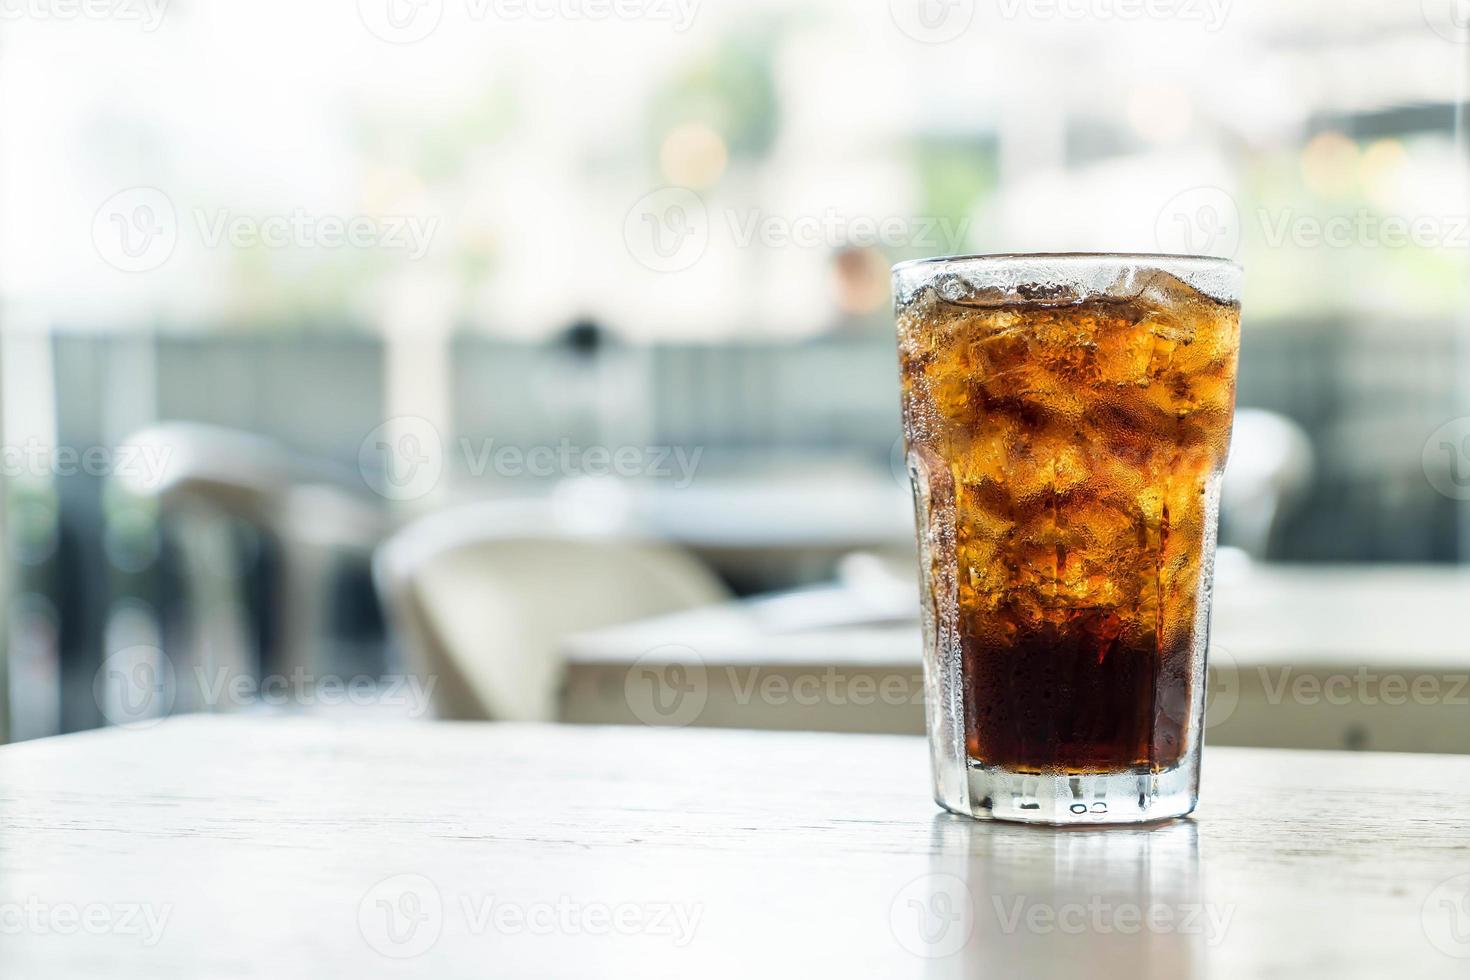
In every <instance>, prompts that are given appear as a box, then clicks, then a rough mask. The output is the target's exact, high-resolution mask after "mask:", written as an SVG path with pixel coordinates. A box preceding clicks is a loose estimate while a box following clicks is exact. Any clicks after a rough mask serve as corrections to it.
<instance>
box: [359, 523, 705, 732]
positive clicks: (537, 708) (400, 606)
mask: <svg viewBox="0 0 1470 980" xmlns="http://www.w3.org/2000/svg"><path fill="white" fill-rule="evenodd" d="M373 571H374V579H375V581H376V583H377V586H378V592H379V596H380V598H381V600H382V604H383V607H384V609H385V610H386V611H387V612H388V615H389V618H390V622H391V623H392V624H393V626H394V628H395V632H396V634H397V636H398V638H399V640H400V642H401V644H402V647H403V652H404V659H405V661H406V662H407V666H408V667H409V669H410V670H412V671H413V672H415V673H417V674H419V675H421V676H422V677H423V678H424V679H425V681H426V683H427V682H428V681H429V680H430V679H433V678H437V682H436V683H435V686H434V687H433V688H432V691H433V700H434V706H435V710H436V712H437V714H438V715H439V716H440V717H442V718H454V719H466V720H468V719H496V720H516V721H525V720H538V721H543V720H554V719H555V718H556V717H557V714H558V696H559V688H560V684H561V677H562V663H561V660H560V654H559V644H560V641H561V639H562V638H563V637H564V636H566V635H568V634H570V633H573V632H578V631H582V630H588V629H595V628H598V627H601V626H612V625H616V624H618V623H623V622H630V621H632V620H635V619H642V618H644V617H648V616H657V615H661V614H664V613H669V612H676V611H679V610H682V609H689V608H693V607H696V606H702V605H707V604H710V603H714V602H720V601H722V600H725V599H727V598H729V596H728V593H727V591H726V589H725V588H724V586H722V585H721V584H720V582H719V581H718V580H717V579H716V578H715V576H714V575H713V574H712V573H711V572H710V571H709V570H708V569H707V568H706V567H705V566H704V565H703V564H701V563H700V562H699V561H698V560H697V559H695V558H694V557H693V556H692V555H689V554H687V553H686V552H684V551H683V550H681V549H679V548H677V547H674V546H672V545H669V544H667V543H664V542H660V541H655V540H649V539H643V538H639V537H635V536H629V535H627V534H626V533H625V532H624V531H622V530H620V529H616V528H614V529H609V528H605V527H604V528H593V527H589V525H588V524H587V522H585V521H583V520H577V519H576V516H575V515H569V514H567V513H566V512H565V511H564V510H562V509H561V508H558V507H557V506H556V504H555V503H554V502H553V503H545V504H543V503H540V502H520V501H517V502H509V503H506V502H490V503H481V504H471V505H468V506H463V507H458V508H454V509H451V510H448V511H442V512H439V513H436V514H432V515H430V516H428V517H425V518H422V519H420V520H419V521H417V522H415V523H413V524H411V525H409V526H408V527H406V528H404V529H403V530H402V531H401V532H399V533H398V534H397V535H395V536H394V537H393V538H392V539H391V540H390V541H388V542H387V543H386V544H384V545H383V547H382V548H381V549H379V551H378V554H377V557H376V559H375V561H374V565H373Z"/></svg>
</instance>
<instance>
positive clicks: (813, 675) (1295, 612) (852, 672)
mask: <svg viewBox="0 0 1470 980" xmlns="http://www.w3.org/2000/svg"><path fill="white" fill-rule="evenodd" d="M911 601H912V600H911ZM914 605H916V601H913V605H910V604H909V603H908V602H905V603H903V604H901V605H900V604H897V603H894V602H892V601H891V600H885V601H883V602H881V603H880V606H879V608H878V612H879V613H880V619H879V621H876V622H874V621H866V620H867V618H868V617H870V616H871V614H872V613H873V611H874V610H873V603H872V600H871V599H870V598H867V597H863V596H857V595H854V594H852V593H851V592H843V591H842V590H838V589H827V590H817V591H816V592H813V593H811V594H810V595H808V596H806V597H802V596H800V595H798V594H795V593H793V594H789V595H784V596H776V597H770V598H760V599H754V600H746V601H743V602H735V603H729V604H726V605H721V606H716V607H710V608H707V609H699V610H693V611H691V612H687V613H680V614H676V615H672V616H665V617H659V618H657V619H650V620H645V621H642V622H637V623H630V624H628V625H625V626H617V627H612V628H609V629H605V630H598V631H595V632H592V633H585V634H581V635H577V636H573V637H571V638H569V639H568V641H567V642H566V644H565V649H564V653H565V655H566V658H567V677H566V687H565V697H564V701H563V707H564V712H563V716H564V717H565V718H566V719H567V720H570V721H576V722H588V723H612V724H618V723H629V722H634V723H636V722H640V721H643V722H648V721H652V720H655V718H656V717H657V712H656V711H653V710H651V708H650V707H649V705H648V704H647V703H646V701H647V699H648V698H649V697H651V696H652V695H651V693H650V691H651V690H652V691H657V684H655V685H653V687H652V688H650V687H649V686H648V685H643V684H639V683H636V682H629V681H628V679H629V678H630V677H636V675H637V674H638V672H639V671H640V670H642V669H643V668H645V667H656V666H657V665H658V664H659V663H662V662H664V661H677V660H678V659H679V658H681V657H682V658H684V659H686V660H692V661H693V662H695V663H696V664H697V665H698V667H699V670H700V673H699V678H698V679H699V680H700V681H701V682H702V683H703V684H704V686H705V691H704V692H703V706H702V708H701V710H700V712H699V715H698V717H697V718H695V719H693V722H694V723H697V724H704V725H728V726H742V727H762V728H772V729H810V728H817V729H823V730H829V731H867V732H893V733H919V732H922V731H923V730H924V727H923V725H924V722H923V717H924V714H923V705H922V703H921V701H920V700H919V699H918V697H907V696H905V692H907V693H908V694H911V695H921V694H922V682H921V679H920V670H919V657H920V649H921V641H920V638H919V626H918V622H917V620H916V618H913V617H912V616H911V615H905V614H904V611H911V610H912V609H913V608H914ZM1467 611H1470V570H1467V569H1460V568H1455V567H1452V566H1440V567H1430V566H1418V567H1416V566H1339V567H1333V566H1264V567H1256V568H1253V569H1251V570H1250V571H1249V572H1248V573H1244V574H1240V575H1229V576H1227V575H1225V574H1222V575H1221V576H1220V577H1219V578H1218V580H1217V587H1216V591H1215V610H1214V623H1213V629H1212V634H1211V658H1212V666H1213V670H1214V672H1213V676H1212V686H1213V688H1214V690H1215V695H1216V696H1212V699H1211V705H1210V710H1211V716H1210V724H1211V730H1210V734H1211V738H1212V739H1214V740H1215V741H1216V742H1217V744H1233V745H1256V746H1286V747H1294V748H1367V749H1381V750H1387V751H1410V752H1455V753H1470V629H1467V624H1466V613H1467ZM654 679H655V681H657V679H658V678H657V677H656V676H655V678H654ZM762 685H766V687H765V688H763V687H762ZM883 685H887V689H888V692H889V695H890V696H883V694H882V693H881V691H882V686H883ZM1416 685H1417V686H1416ZM872 689H877V690H879V691H880V693H879V694H878V695H877V696H874V697H867V696H864V695H862V694H861V692H866V691H869V690H872ZM802 690H805V691H807V692H812V691H815V692H818V697H817V698H816V699H815V700H813V699H812V698H799V697H798V696H797V692H799V691H802ZM834 692H835V693H834Z"/></svg>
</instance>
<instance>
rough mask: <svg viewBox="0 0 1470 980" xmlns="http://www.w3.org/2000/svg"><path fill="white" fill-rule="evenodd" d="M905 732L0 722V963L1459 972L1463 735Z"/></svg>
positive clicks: (54, 978)
mask: <svg viewBox="0 0 1470 980" xmlns="http://www.w3.org/2000/svg"><path fill="white" fill-rule="evenodd" d="M928 765H929V763H928V755H927V750H926V748H925V746H924V743H923V742H922V740H920V739H916V738H903V737H890V736H835V735H816V734H793V733H768V732H767V733H762V732H729V731H711V730H689V729H685V730H669V729H660V730H654V729H635V728H621V729H589V728H580V727H571V726H565V727H561V726H523V725H485V724H427V723H426V724H377V725H374V724H358V725H333V724H329V723H326V722H322V721H307V720H300V719H291V720H288V719H282V718H275V719H271V718H256V719H244V718H222V717H208V718H205V717H198V718H183V719H176V720H172V721H168V722H165V723H163V724H161V725H159V726H157V727H155V728H151V729H147V730H143V731H123V730H116V729H114V730H109V731H103V732H96V733H88V734H84V735H70V736H64V737H62V738H58V739H53V740H47V741H41V742H33V743H25V744H21V745H15V746H10V747H6V748H4V749H0V787H3V797H0V799H3V803H0V806H3V810H0V814H3V828H4V833H3V835H0V964H3V967H0V968H3V971H4V975H5V976H7V977H15V978H32V977H43V976H44V977H47V978H51V980H64V978H70V977H78V978H83V977H85V978H88V980H90V978H92V977H97V976H109V977H119V978H130V977H137V978H145V977H146V978H155V977H223V976H231V977H269V978H272V980H276V978H296V977H300V978H311V980H329V978H334V977H342V978H348V977H350V978H353V980H359V978H364V977H379V976H382V977H433V978H444V980H452V978H459V977H465V978H469V977H474V978H480V977H484V976H506V977H522V976H537V977H540V976H558V977H572V976H636V977H649V976H684V977H724V976H731V977H747V976H750V975H757V976H769V977H787V976H791V977H814V976H824V977H845V976H883V977H904V976H920V975H922V976H928V977H933V976H957V977H959V976H967V977H969V976H980V977H990V976H1025V977H1032V978H1048V977H1075V976H1077V975H1078V973H1077V971H1078V969H1079V968H1080V967H1085V971H1086V974H1087V976H1089V977H1098V978H1111V977H1117V978H1127V980H1139V978H1167V980H1188V978H1191V977H1202V976H1205V975H1206V974H1208V975H1210V976H1221V977H1241V978H1249V977H1267V976H1270V977H1280V976H1290V977H1303V978H1310V977H1323V978H1328V977H1330V978H1333V980H1340V978H1343V977H1372V978H1375V980H1376V978H1379V977H1385V976H1413V977H1415V978H1431V980H1432V978H1435V977H1463V976H1464V975H1465V971H1466V968H1467V964H1470V960H1467V959H1465V958H1464V957H1466V956H1470V914H1467V908H1470V906H1467V905H1465V904H1464V902H1465V899H1466V894H1467V887H1470V852H1467V850H1466V847H1465V834H1464V829H1465V814H1466V813H1467V812H1470V759H1461V758H1445V757H1422V756H1403V755H1400V756H1390V755H1378V754H1356V755H1349V754H1346V753H1304V752H1279V751H1269V750H1249V749H1211V750H1207V756H1206V760H1205V765H1204V773H1205V776H1204V780H1205V783H1204V789H1203V798H1204V801H1205V802H1204V805H1203V806H1202V807H1201V809H1200V811H1199V813H1198V814H1197V816H1196V819H1194V820H1185V821H1177V822H1172V823H1165V824H1160V825H1156V826H1153V827H1148V828H1115V829H1109V830H1092V829H1083V830H1070V831H1062V832H1057V831H1050V830H1046V829H1043V828H1036V827H1021V826H1007V825H1002V824H989V823H979V822H975V821H971V820H968V819H965V818H959V817H952V816H949V815H946V814H943V813H940V812H938V811H937V810H936V809H935V807H934V805H933V804H932V803H930V802H929V798H928V790H929V786H928V781H929V775H928Z"/></svg>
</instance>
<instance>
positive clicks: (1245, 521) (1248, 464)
mask: <svg viewBox="0 0 1470 980" xmlns="http://www.w3.org/2000/svg"><path fill="white" fill-rule="evenodd" d="M1315 471H1316V460H1315V454H1314V453H1313V451H1312V443H1311V440H1310V439H1308V438H1307V434H1306V432H1304V431H1303V430H1302V428H1301V427H1300V426H1299V425H1297V424H1296V423H1295V422H1293V421H1292V420H1291V419H1289V418H1287V417H1286V416H1284V415H1278V414H1277V413H1275V412H1267V411H1263V410H1261V409H1255V408H1243V409H1240V410H1238V411H1237V412H1236V413H1235V430H1234V434H1233V435H1232V437H1231V440H1230V459H1229V461H1228V462H1227V463H1226V465H1225V476H1224V479H1223V481H1222V483H1221V488H1220V515H1221V521H1220V544H1221V545H1222V546H1224V547H1233V548H1238V549H1240V550H1241V551H1243V552H1245V553H1246V554H1247V555H1249V556H1250V557H1251V558H1254V559H1258V560H1259V559H1265V558H1269V557H1270V556H1271V552H1272V539H1273V537H1274V536H1275V533H1276V530H1277V528H1278V527H1279V526H1280V523H1281V519H1282V518H1283V517H1284V516H1285V515H1287V514H1289V513H1290V512H1291V510H1292V508H1294V507H1296V506H1297V505H1298V504H1300V503H1301V501H1302V500H1303V499H1304V498H1305V496H1306V494H1307V492H1308V491H1309V490H1310V489H1311V486H1312V478H1313V475H1314V473H1315Z"/></svg>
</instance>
